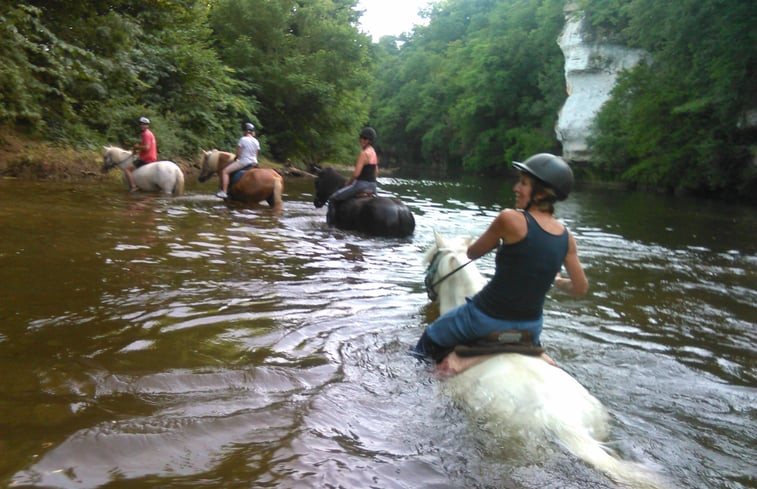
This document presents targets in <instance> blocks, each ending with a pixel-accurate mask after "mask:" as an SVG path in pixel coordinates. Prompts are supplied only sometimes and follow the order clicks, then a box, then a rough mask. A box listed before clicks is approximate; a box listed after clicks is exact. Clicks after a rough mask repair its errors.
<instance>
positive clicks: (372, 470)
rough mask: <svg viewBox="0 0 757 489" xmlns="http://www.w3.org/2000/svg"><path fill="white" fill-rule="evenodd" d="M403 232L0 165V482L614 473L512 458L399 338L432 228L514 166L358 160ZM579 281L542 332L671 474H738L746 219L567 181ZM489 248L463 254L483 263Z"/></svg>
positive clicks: (746, 376) (747, 348)
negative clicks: (492, 173)
mask: <svg viewBox="0 0 757 489" xmlns="http://www.w3.org/2000/svg"><path fill="white" fill-rule="evenodd" d="M379 184H380V189H381V190H382V192H387V193H391V194H393V195H396V196H399V197H400V198H401V199H403V201H405V202H406V203H407V204H408V205H409V206H410V207H411V209H412V210H413V212H414V214H415V217H416V222H417V226H416V231H415V233H414V235H413V236H411V237H409V238H406V239H377V238H370V237H367V236H363V235H359V234H354V233H349V232H342V231H339V230H335V229H331V228H329V227H328V226H327V225H326V224H325V210H324V209H315V208H314V207H313V205H312V187H313V182H312V180H309V179H305V178H301V179H298V178H289V179H288V180H287V182H286V190H285V195H284V198H285V202H284V209H283V211H282V212H281V213H279V214H274V213H273V212H272V211H271V210H269V209H268V208H267V207H239V206H227V205H225V204H224V203H222V202H221V201H219V200H218V199H216V198H214V197H212V195H211V194H212V193H213V192H214V191H215V183H213V184H210V183H209V184H207V185H205V186H200V185H199V184H197V182H191V181H190V182H188V189H187V193H186V194H185V195H184V196H181V197H175V198H171V197H162V196H155V195H144V194H136V195H131V194H128V193H127V192H125V191H124V189H123V188H122V187H120V186H119V185H118V184H116V183H114V182H112V181H108V182H74V183H70V182H55V183H54V182H23V181H14V180H3V181H0V229H1V230H2V231H1V232H2V239H1V240H0V372H2V374H0V375H1V377H0V378H1V379H2V380H0V394H1V396H0V454H2V456H1V457H0V485H3V486H6V485H7V486H10V487H60V488H94V487H109V488H116V487H118V488H122V487H124V488H137V487H139V488H144V487H156V488H157V487H161V488H162V487H224V488H250V487H268V488H282V489H293V488H325V487H330V488H382V489H393V488H403V489H405V488H413V489H415V488H417V489H431V488H481V489H484V488H516V489H517V488H581V489H583V488H612V487H615V485H614V483H613V482H612V481H611V480H609V479H607V478H606V477H605V476H604V475H603V474H602V473H599V472H597V471H596V470H594V469H592V468H591V467H589V466H587V465H585V464H583V463H582V462H581V461H580V460H578V459H576V458H575V457H573V456H572V455H570V454H569V453H566V452H565V451H564V450H562V449H561V448H560V447H559V446H558V445H556V444H551V443H546V444H544V445H543V446H542V447H541V448H540V451H539V453H536V454H530V455H529V456H528V457H525V458H524V457H512V456H508V455H507V453H511V452H512V447H509V448H510V449H509V450H506V449H505V448H506V447H500V446H498V438H497V436H496V434H492V433H488V432H486V430H485V429H483V428H482V427H480V426H478V425H477V424H476V423H475V422H473V421H471V419H470V418H469V417H468V415H467V413H466V412H464V411H463V410H462V409H461V407H460V406H458V405H456V404H455V403H454V402H453V401H451V400H450V399H449V398H448V396H446V395H445V393H444V391H443V389H440V384H441V383H443V381H441V380H438V379H437V378H436V377H434V375H433V374H432V373H431V372H430V371H429V369H428V368H426V367H425V366H424V365H422V364H419V363H418V362H417V361H414V360H413V359H412V358H411V357H409V356H408V355H407V349H408V348H409V346H411V345H412V344H414V343H415V341H416V339H417V338H418V336H419V335H420V333H421V332H422V331H423V328H424V327H425V326H426V325H427V324H428V323H429V322H430V321H431V320H433V319H434V318H435V317H436V315H437V314H438V310H437V308H436V307H435V306H434V305H432V304H429V301H428V298H427V297H426V293H425V291H424V288H423V277H424V271H425V269H424V265H423V263H422V257H423V253H424V251H425V250H426V248H427V247H428V246H429V245H430V243H431V241H432V240H433V230H434V229H436V230H438V231H439V232H440V233H441V234H443V235H445V236H456V235H477V234H479V233H481V232H482V231H483V230H484V229H485V228H486V226H487V225H488V224H489V222H490V221H491V219H492V218H493V217H494V216H495V215H496V213H497V212H498V210H499V209H500V208H501V206H505V205H511V203H512V202H513V198H512V192H511V189H510V187H511V184H510V183H509V182H505V181H496V180H492V179H486V180H485V179H477V178H474V177H469V178H463V179H462V180H461V181H457V182H452V181H436V180H420V179H403V178H382V179H380V182H379ZM557 217H558V218H559V219H561V220H562V221H563V222H565V223H566V224H567V225H568V226H569V227H570V228H571V230H572V231H573V233H574V235H575V236H576V240H577V243H578V247H579V256H580V258H581V261H582V263H583V264H584V267H585V269H586V273H587V276H588V278H589V281H590V293H589V294H588V295H587V296H585V297H583V298H580V299H573V298H570V297H568V296H566V295H561V294H559V293H554V294H550V296H549V298H548V300H547V303H546V306H545V307H546V311H545V331H544V333H543V335H542V341H543V343H544V345H545V347H546V348H547V351H548V352H549V353H550V355H551V356H552V357H553V358H554V359H555V360H556V361H557V362H558V363H559V364H560V366H561V367H562V368H564V369H565V370H566V371H568V372H569V373H570V374H571V375H572V376H574V377H575V378H576V379H577V380H578V381H579V382H580V383H581V384H582V385H584V386H585V387H586V388H587V389H588V390H589V391H590V392H591V393H592V394H594V396H596V397H597V398H598V399H599V400H601V401H602V403H603V404H604V405H605V406H606V407H607V409H608V410H609V412H610V414H611V437H610V440H609V444H610V446H611V447H612V448H614V449H615V450H616V451H617V452H618V453H619V454H620V455H621V456H622V457H623V458H626V459H630V460H634V461H637V462H639V463H641V464H643V465H646V466H648V467H651V468H653V469H654V470H656V471H658V472H659V473H661V474H663V475H664V477H665V479H666V480H668V481H670V484H671V486H672V487H681V488H688V487H696V488H729V489H733V488H750V487H752V488H753V487H757V468H756V467H757V466H756V465H755V463H754V460H757V423H755V421H756V420H757V372H756V370H755V365H756V363H757V362H756V359H757V328H756V327H755V325H756V323H757V213H755V212H754V208H749V207H741V206H738V205H732V204H722V203H713V202H710V201H702V200H692V199H676V198H671V197H667V196H661V195H654V194H646V193H632V192H623V191H613V190H599V189H579V190H578V191H576V192H575V193H574V194H573V195H571V197H570V199H569V200H568V201H566V202H564V203H560V204H559V206H558V213H557ZM493 265H494V263H493V254H489V255H487V256H485V257H483V258H481V259H480V260H479V261H478V266H479V268H480V269H481V271H482V272H483V273H484V274H485V275H490V274H491V272H492V271H493Z"/></svg>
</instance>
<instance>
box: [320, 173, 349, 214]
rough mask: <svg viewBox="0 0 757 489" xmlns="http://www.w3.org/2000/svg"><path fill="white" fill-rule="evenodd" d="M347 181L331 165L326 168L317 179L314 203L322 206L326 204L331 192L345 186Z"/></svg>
mask: <svg viewBox="0 0 757 489" xmlns="http://www.w3.org/2000/svg"><path fill="white" fill-rule="evenodd" d="M346 181H347V179H346V178H344V177H343V176H342V175H340V174H339V173H337V171H336V170H334V169H333V168H331V167H327V168H324V169H323V170H322V171H321V172H320V173H318V178H316V179H315V198H314V199H313V205H315V206H316V207H318V208H320V207H323V206H324V205H325V204H326V201H327V200H329V197H331V194H333V193H334V192H336V191H337V190H339V189H340V188H342V187H344V183H345V182H346Z"/></svg>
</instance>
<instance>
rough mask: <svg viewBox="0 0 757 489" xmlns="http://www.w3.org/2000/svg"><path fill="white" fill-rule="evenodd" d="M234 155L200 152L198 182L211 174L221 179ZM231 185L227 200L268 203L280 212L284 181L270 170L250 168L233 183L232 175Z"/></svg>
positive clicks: (221, 152) (274, 171) (223, 152)
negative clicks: (200, 165) (200, 164)
mask: <svg viewBox="0 0 757 489" xmlns="http://www.w3.org/2000/svg"><path fill="white" fill-rule="evenodd" d="M235 157H236V155H235V154H234V153H228V152H226V151H218V150H217V149H213V150H211V151H203V152H202V168H201V169H200V176H199V177H198V180H200V182H204V181H205V180H207V179H208V178H210V177H212V176H213V174H216V175H218V178H221V172H222V171H223V169H224V168H226V167H227V166H228V165H229V164H231V162H232V161H234V158H235ZM231 180H232V183H231V185H230V186H229V198H230V199H233V200H236V201H239V202H244V203H246V204H257V203H259V202H261V201H263V200H265V201H266V202H268V205H270V206H271V207H272V208H273V209H275V210H280V209H281V206H282V198H281V195H282V194H283V193H284V179H283V178H282V177H281V175H279V174H278V172H276V170H272V169H270V168H252V169H250V170H247V171H245V172H244V174H243V175H242V177H241V178H240V179H239V180H238V181H236V182H235V181H234V178H233V174H232V179H231Z"/></svg>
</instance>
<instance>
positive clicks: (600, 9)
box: [584, 0, 757, 197]
mask: <svg viewBox="0 0 757 489" xmlns="http://www.w3.org/2000/svg"><path fill="white" fill-rule="evenodd" d="M584 8H585V9H586V12H587V18H588V19H589V21H590V22H591V23H592V25H593V26H594V29H595V30H596V31H597V32H598V34H599V35H600V36H601V35H603V33H606V32H608V31H609V30H613V31H614V34H613V35H614V37H616V38H618V39H620V40H622V41H623V42H625V43H626V44H628V45H629V46H633V47H638V48H642V49H645V50H646V51H647V52H649V53H650V55H651V60H652V61H651V62H649V63H647V64H644V65H641V66H638V67H637V68H635V69H633V70H631V71H630V72H628V73H625V74H623V75H622V76H621V77H620V79H619V82H618V84H617V85H616V87H615V89H614V91H613V93H612V99H611V100H610V101H609V102H608V103H607V104H606V105H605V106H604V107H603V109H602V111H601V113H600V114H599V116H598V118H597V123H596V129H595V131H594V132H595V136H594V138H593V149H594V152H595V154H596V158H595V165H596V166H598V167H600V168H603V169H606V170H610V171H611V172H613V173H616V174H619V175H620V176H621V178H623V179H625V180H627V181H630V182H634V183H637V184H644V185H651V186H656V187H666V188H669V189H671V190H683V191H688V192H693V193H699V194H712V193H716V192H720V191H722V190H727V191H729V194H730V196H731V197H735V196H737V195H738V194H740V195H747V196H748V195H750V194H753V192H752V190H754V187H755V184H756V182H757V178H756V177H757V169H756V168H755V166H754V157H755V156H754V155H755V148H754V144H755V132H756V131H757V127H755V126H754V122H753V121H752V122H751V124H750V123H749V122H748V118H749V116H750V113H751V114H752V117H754V115H753V114H754V112H755V111H756V110H757V75H756V74H755V62H756V61H757V59H756V58H757V53H756V52H755V49H754V46H756V45H757V32H756V31H755V30H754V25H755V21H757V4H755V3H754V2H752V1H749V0H680V1H678V2H655V1H652V0H627V1H624V2H622V6H619V5H618V2H617V0H587V1H586V2H585V4H584ZM616 12H619V14H616Z"/></svg>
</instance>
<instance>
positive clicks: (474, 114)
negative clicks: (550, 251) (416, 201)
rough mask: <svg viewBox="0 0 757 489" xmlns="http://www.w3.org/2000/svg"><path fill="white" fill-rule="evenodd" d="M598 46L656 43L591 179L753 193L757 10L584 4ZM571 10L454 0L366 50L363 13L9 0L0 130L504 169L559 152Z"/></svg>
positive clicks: (223, 3) (603, 143)
mask: <svg viewBox="0 0 757 489" xmlns="http://www.w3.org/2000/svg"><path fill="white" fill-rule="evenodd" d="M575 3H577V4H578V6H579V7H580V8H581V9H582V10H583V12H585V15H586V18H587V21H588V22H589V24H590V29H591V32H592V35H593V36H595V37H596V39H600V40H606V41H607V42H613V43H618V44H624V45H626V46H629V47H634V48H640V49H644V50H645V51H646V52H647V53H649V57H648V59H647V61H646V62H645V63H643V64H641V65H639V66H637V67H636V68H634V69H632V70H629V71H628V72H626V73H623V74H622V75H621V76H620V78H619V82H618V84H617V86H616V88H615V90H614V91H613V93H612V98H611V99H610V101H609V102H608V103H606V104H605V106H604V107H603V109H602V110H601V112H600V114H599V116H598V118H597V121H596V127H595V128H594V131H593V134H592V137H591V139H590V141H591V143H592V150H593V154H594V158H593V161H592V162H590V163H589V164H588V165H586V166H585V167H583V168H580V170H581V171H582V173H583V175H584V176H585V178H589V176H592V177H596V178H603V179H611V180H623V181H625V182H629V183H630V184H636V185H642V186H648V187H654V188H664V189H667V190H671V191H673V190H676V191H678V190H683V191H687V192H690V193H695V194H700V195H714V196H717V197H725V198H729V197H730V198H734V197H742V198H746V199H748V200H751V201H754V199H755V195H757V188H756V187H757V163H755V160H756V158H755V154H756V153H757V150H756V149H755V147H756V140H757V121H755V118H757V116H756V115H755V114H757V76H756V75H755V56H756V54H755V52H756V51H757V50H755V46H757V33H756V32H757V31H755V29H754V28H753V26H754V25H755V21H756V20H757V3H756V2H754V1H753V0H680V1H677V2H657V1H654V0H576V2H575ZM564 7H565V0H444V1H438V2H434V3H432V4H431V5H430V7H429V8H428V9H427V10H426V12H425V16H426V19H427V23H426V25H424V26H419V27H417V28H415V29H414V30H413V31H412V32H409V33H406V34H403V35H402V36H399V37H384V38H382V39H381V40H380V41H379V42H378V43H373V42H372V41H371V39H370V37H369V36H368V35H367V34H365V33H363V32H361V31H360V28H359V19H360V15H361V12H360V11H359V10H358V7H357V0H308V1H303V0H299V1H297V0H282V1H270V0H202V1H201V0H178V1H168V0H139V1H136V0H111V1H108V2H100V1H95V0H81V1H77V2H72V1H49V0H30V1H27V2H24V3H23V4H16V5H13V4H12V3H11V2H2V3H1V4H0V49H1V50H2V52H3V58H4V60H3V61H4V62H3V66H2V69H1V70H0V126H2V127H6V128H10V129H13V130H15V131H18V132H21V133H26V134H29V135H33V136H36V137H42V138H44V139H46V140H49V141H55V142H60V143H64V144H69V145H72V146H74V147H77V148H90V149H94V148H97V147H98V146H99V145H101V144H125V143H127V142H130V141H133V140H134V139H135V137H136V132H137V127H136V124H135V121H136V120H137V118H138V117H139V116H142V115H145V116H147V117H149V118H150V119H151V120H152V121H153V130H154V131H155V132H156V135H158V138H159V146H160V150H161V157H165V158H172V157H178V156H186V157H190V158H191V157H193V156H195V155H196V154H198V152H199V150H200V148H211V147H217V148H225V149H232V148H233V146H234V141H236V139H237V138H238V136H239V127H240V123H241V122H243V121H246V120H250V121H252V122H253V123H255V124H256V126H257V127H258V128H259V136H260V139H261V142H262V144H263V149H264V154H265V156H267V157H269V158H273V159H276V160H279V161H283V160H292V161H295V162H301V163H303V164H310V163H320V162H340V163H347V164H349V163H351V161H352V158H353V157H354V153H355V149H356V147H355V144H356V143H355V139H356V134H357V132H358V130H359V129H360V127H361V126H363V125H365V124H370V125H372V126H374V127H375V128H376V130H377V131H378V133H379V140H378V143H377V146H378V149H379V152H380V154H381V157H382V161H383V162H384V163H385V164H387V165H421V166H424V165H425V166H427V167H434V168H435V169H444V170H456V171H475V172H492V173H501V172H503V171H504V170H506V169H507V168H508V164H509V162H510V161H511V160H513V159H519V158H524V157H527V156H528V155H529V154H531V153H534V152H537V151H552V152H555V153H560V152H561V149H560V143H559V141H557V140H556V137H555V131H554V127H555V123H556V121H557V115H558V112H559V110H560V107H561V106H562V104H563V102H564V101H565V98H566V91H565V90H566V89H565V78H564V59H563V55H562V53H561V51H560V49H559V47H558V46H557V43H556V40H557V38H558V36H559V34H560V31H561V29H562V27H563V25H564Z"/></svg>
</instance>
